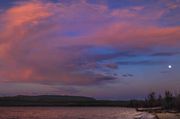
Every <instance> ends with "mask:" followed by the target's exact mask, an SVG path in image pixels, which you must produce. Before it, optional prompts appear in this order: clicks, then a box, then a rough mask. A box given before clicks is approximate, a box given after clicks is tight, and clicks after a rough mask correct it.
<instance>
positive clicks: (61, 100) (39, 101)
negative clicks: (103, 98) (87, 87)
mask: <svg viewBox="0 0 180 119" xmlns="http://www.w3.org/2000/svg"><path fill="white" fill-rule="evenodd" d="M91 101H95V99H94V98H90V97H83V96H61V95H39V96H25V95H18V96H11V97H0V106H8V105H12V106H16V105H17V106H18V105H20V106H21V105H22V106H23V105H24V106H26V105H27V106H28V105H32V106H33V105H34V106H36V105H42V106H43V105H47V106H48V105H57V106H58V105H62V106H66V105H73V104H77V103H80V102H91Z"/></svg>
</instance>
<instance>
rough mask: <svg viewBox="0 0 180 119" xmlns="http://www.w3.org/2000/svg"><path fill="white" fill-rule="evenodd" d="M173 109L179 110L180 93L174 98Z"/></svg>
mask: <svg viewBox="0 0 180 119" xmlns="http://www.w3.org/2000/svg"><path fill="white" fill-rule="evenodd" d="M175 109H177V110H178V111H180V94H179V95H178V96H177V97H176V98H175Z"/></svg>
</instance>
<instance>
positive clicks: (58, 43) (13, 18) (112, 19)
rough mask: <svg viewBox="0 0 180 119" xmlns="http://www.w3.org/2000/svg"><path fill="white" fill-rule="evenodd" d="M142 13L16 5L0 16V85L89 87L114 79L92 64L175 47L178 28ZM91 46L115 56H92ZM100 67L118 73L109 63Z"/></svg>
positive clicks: (77, 5)
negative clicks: (160, 23) (25, 83)
mask: <svg viewBox="0 0 180 119" xmlns="http://www.w3.org/2000/svg"><path fill="white" fill-rule="evenodd" d="M144 9H146V10H145V11H144V12H143V13H141V11H142V10H144ZM147 9H148V8H144V7H130V8H119V9H110V8H109V7H108V5H106V4H92V3H89V2H87V1H78V2H68V3H64V2H62V3H61V2H56V3H54V2H50V1H43V0H42V1H38V2H37V1H34V0H33V1H31V0H30V1H27V2H23V1H18V3H17V4H14V5H13V6H12V7H10V8H7V9H6V10H3V12H1V13H0V26H1V27H0V61H1V62H2V63H3V65H2V66H1V67H0V78H1V79H2V80H1V82H33V83H41V84H52V85H54V84H63V85H94V84H96V83H97V82H98V83H99V82H109V81H110V80H114V79H116V77H112V74H110V75H108V76H106V75H102V72H104V69H103V68H102V67H101V66H99V65H98V63H99V62H102V61H103V60H106V61H107V62H108V61H109V60H111V59H114V58H118V57H122V56H124V57H126V56H127V57H130V56H132V57H134V54H133V53H132V50H133V49H136V50H134V51H133V52H136V53H137V54H138V53H139V52H141V50H144V51H146V50H147V49H151V48H153V47H167V46H168V47H169V48H171V47H179V44H180V43H179V42H180V41H179V37H180V34H179V31H180V27H179V26H168V27H167V26H166V27H163V26H159V25H157V24H158V23H157V22H158V20H159V19H160V18H161V17H162V16H163V14H164V12H162V11H152V12H151V14H146V11H149V10H150V9H148V10H147ZM152 14H153V15H152ZM145 24H146V25H145ZM95 47H105V48H106V47H111V48H113V49H115V51H117V52H114V53H109V54H108V53H103V51H102V52H101V53H99V54H96V52H94V51H93V52H92V51H91V49H93V48H95ZM129 51H130V52H129ZM118 63H119V64H122V65H137V64H149V65H150V64H159V63H162V61H161V62H160V61H154V62H153V61H141V62H118ZM99 67H100V68H99ZM106 67H108V68H109V69H111V70H112V69H113V70H114V69H117V68H118V66H117V65H116V64H111V63H108V64H107V65H106ZM93 69H95V70H93ZM89 70H90V72H91V73H87V72H88V71H89ZM92 70H93V71H92Z"/></svg>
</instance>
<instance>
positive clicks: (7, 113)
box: [0, 107, 148, 119]
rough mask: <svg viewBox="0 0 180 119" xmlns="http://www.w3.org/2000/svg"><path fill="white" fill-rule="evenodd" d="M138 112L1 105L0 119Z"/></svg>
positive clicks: (105, 117)
mask: <svg viewBox="0 0 180 119" xmlns="http://www.w3.org/2000/svg"><path fill="white" fill-rule="evenodd" d="M137 114H138V113H137V112H136V111H135V109H130V108H118V107H0V119H133V118H134V116H135V115H137ZM143 114H144V113H143ZM146 115H148V114H146Z"/></svg>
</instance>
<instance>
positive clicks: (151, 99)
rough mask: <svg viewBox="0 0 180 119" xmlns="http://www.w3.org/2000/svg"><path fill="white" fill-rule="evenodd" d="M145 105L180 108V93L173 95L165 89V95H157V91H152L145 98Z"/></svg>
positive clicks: (168, 108) (167, 108)
mask: <svg viewBox="0 0 180 119" xmlns="http://www.w3.org/2000/svg"><path fill="white" fill-rule="evenodd" d="M144 106H145V107H157V106H159V107H162V108H163V109H166V110H170V109H174V110H180V94H178V95H173V93H171V92H170V91H165V92H164V94H163V95H161V94H159V95H156V93H155V92H151V93H150V94H149V95H148V96H147V98H146V99H145V102H144Z"/></svg>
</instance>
